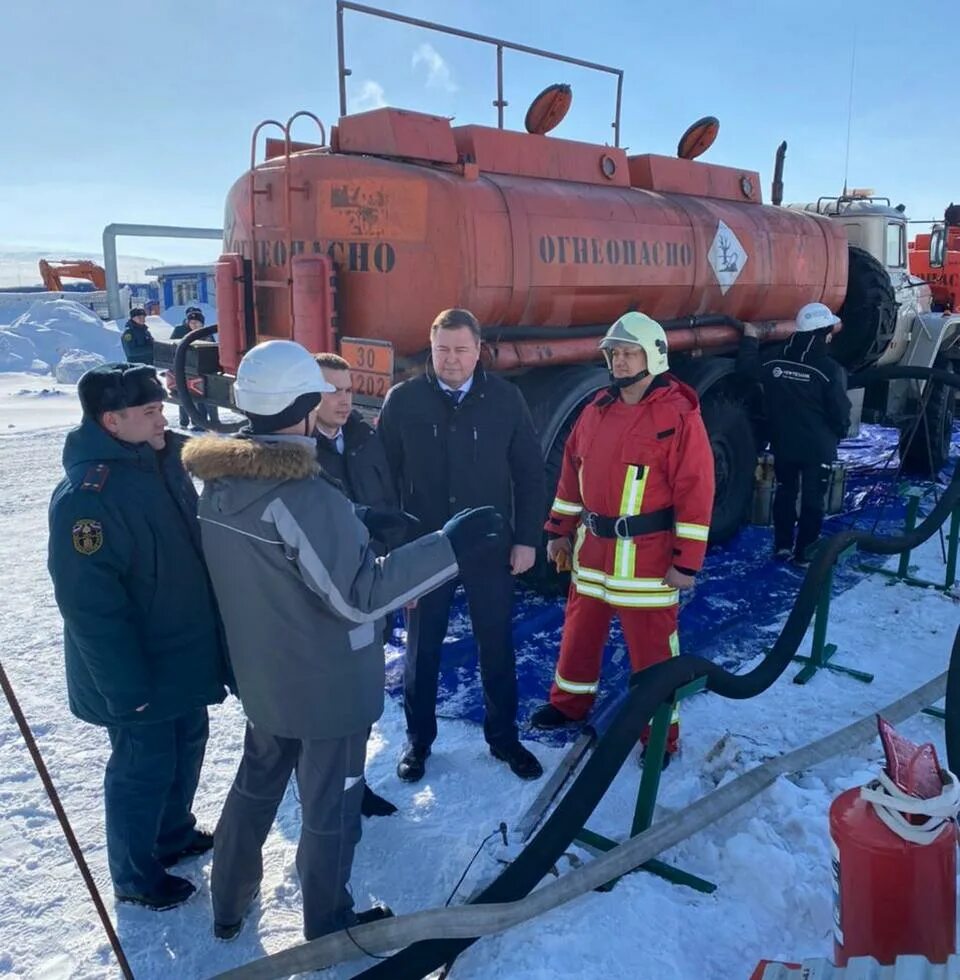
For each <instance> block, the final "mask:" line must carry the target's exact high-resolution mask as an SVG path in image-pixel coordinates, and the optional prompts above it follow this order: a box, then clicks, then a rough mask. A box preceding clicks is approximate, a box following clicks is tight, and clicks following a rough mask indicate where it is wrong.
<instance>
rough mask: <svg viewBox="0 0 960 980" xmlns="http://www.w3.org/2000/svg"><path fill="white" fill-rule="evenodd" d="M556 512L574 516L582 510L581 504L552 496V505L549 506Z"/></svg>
mask: <svg viewBox="0 0 960 980" xmlns="http://www.w3.org/2000/svg"><path fill="white" fill-rule="evenodd" d="M550 509H551V510H555V511H556V512H557V513H558V514H570V515H571V516H576V515H577V514H579V513H580V512H581V511H582V510H583V504H575V503H573V501H570V500H561V499H560V497H554V498H553V505H552V507H551V508H550Z"/></svg>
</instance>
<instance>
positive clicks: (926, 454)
mask: <svg viewBox="0 0 960 980" xmlns="http://www.w3.org/2000/svg"><path fill="white" fill-rule="evenodd" d="M933 366H934V368H936V369H938V370H941V371H954V370H955V368H954V366H953V362H952V361H950V360H948V359H947V358H946V357H944V356H943V355H942V354H941V355H940V356H939V357H937V359H936V361H935V362H934V365H933ZM955 398H956V390H955V389H954V388H951V387H950V386H949V385H945V384H941V383H932V386H931V390H930V393H929V397H928V398H927V399H926V404H925V405H924V408H923V416H922V417H921V418H920V419H919V420H918V419H917V417H916V415H912V416H910V418H908V419H907V421H906V422H904V423H903V424H902V425H901V428H900V460H901V463H902V469H903V472H904V473H908V474H910V475H911V476H920V477H923V478H925V479H932V478H933V477H935V476H936V475H937V474H938V473H939V472H940V470H942V469H943V467H944V466H946V464H947V460H948V459H949V458H950V440H951V438H952V436H953V419H954V404H955ZM917 408H918V409H919V404H918V405H917Z"/></svg>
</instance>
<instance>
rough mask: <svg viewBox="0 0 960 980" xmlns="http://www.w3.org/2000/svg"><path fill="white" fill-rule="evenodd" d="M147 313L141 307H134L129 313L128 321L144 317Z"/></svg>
mask: <svg viewBox="0 0 960 980" xmlns="http://www.w3.org/2000/svg"><path fill="white" fill-rule="evenodd" d="M146 315H147V311H146V310H145V309H144V308H143V307H142V306H135V307H134V308H133V309H132V310H131V311H130V319H131V320H132V319H133V318H134V317H135V316H146Z"/></svg>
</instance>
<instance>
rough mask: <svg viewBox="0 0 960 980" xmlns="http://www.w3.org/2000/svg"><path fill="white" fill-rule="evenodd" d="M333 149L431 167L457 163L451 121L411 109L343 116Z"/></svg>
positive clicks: (386, 109) (384, 110)
mask: <svg viewBox="0 0 960 980" xmlns="http://www.w3.org/2000/svg"><path fill="white" fill-rule="evenodd" d="M332 142H333V141H332ZM333 149H334V150H335V151H336V152H338V153H367V154H370V155H372V156H381V157H400V158H401V159H404V160H424V161H426V162H428V163H456V162H457V146H456V143H454V139H453V130H452V129H451V127H450V120H449V119H447V118H446V117H444V116H430V115H427V113H425V112H411V111H410V110H408V109H390V108H385V109H371V110H370V111H369V112H358V113H356V114H355V115H351V116H341V118H340V121H339V123H338V125H337V127H336V138H335V142H334V146H333Z"/></svg>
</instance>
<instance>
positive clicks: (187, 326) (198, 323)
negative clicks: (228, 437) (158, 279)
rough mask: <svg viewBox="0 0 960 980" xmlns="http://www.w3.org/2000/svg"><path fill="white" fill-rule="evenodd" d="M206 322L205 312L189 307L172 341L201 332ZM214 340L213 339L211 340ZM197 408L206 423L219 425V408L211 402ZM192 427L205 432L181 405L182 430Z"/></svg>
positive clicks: (198, 404)
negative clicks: (192, 421) (191, 420)
mask: <svg viewBox="0 0 960 980" xmlns="http://www.w3.org/2000/svg"><path fill="white" fill-rule="evenodd" d="M205 324H206V320H205V318H204V315H203V311H202V310H201V309H200V307H199V306H188V307H187V309H186V311H185V312H184V314H183V322H182V323H178V324H177V326H175V327H174V328H173V330H172V331H171V333H170V339H171V340H183V338H184V337H186V336H187V334H188V333H192V332H193V331H194V330H200V329H201V328H202V327H203V326H205ZM211 339H212V338H211ZM194 404H195V405H196V407H197V411H198V412H199V413H200V414H201V415H202V416H203V418H204V419H205V421H207V422H210V423H217V422H219V421H220V414H219V412H218V411H217V406H216V405H214V404H212V403H210V402H202V401H198V402H195V403H194ZM188 426H189V427H190V428H191V429H193V430H194V431H195V432H199V431H202V430H203V428H204V427H203V426H200V425H194V424H192V423H191V422H190V416H189V415H188V414H187V410H186V409H185V408H184V407H183V404H182V403H181V405H180V428H181V429H185V428H187V427H188Z"/></svg>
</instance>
